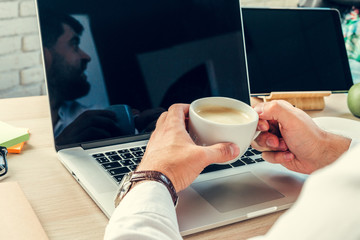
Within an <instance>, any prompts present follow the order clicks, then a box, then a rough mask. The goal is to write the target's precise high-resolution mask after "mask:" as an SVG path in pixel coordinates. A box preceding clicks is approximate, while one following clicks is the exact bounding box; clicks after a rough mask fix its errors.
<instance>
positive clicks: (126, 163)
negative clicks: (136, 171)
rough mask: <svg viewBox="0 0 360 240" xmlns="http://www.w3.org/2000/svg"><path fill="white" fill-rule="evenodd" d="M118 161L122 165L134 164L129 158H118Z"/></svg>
mask: <svg viewBox="0 0 360 240" xmlns="http://www.w3.org/2000/svg"><path fill="white" fill-rule="evenodd" d="M120 163H121V164H122V165H123V166H130V165H134V163H133V162H132V161H131V160H130V159H126V160H120Z"/></svg>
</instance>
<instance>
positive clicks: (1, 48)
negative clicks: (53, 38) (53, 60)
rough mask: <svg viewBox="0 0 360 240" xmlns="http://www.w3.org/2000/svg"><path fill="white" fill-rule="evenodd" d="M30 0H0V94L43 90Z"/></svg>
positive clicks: (41, 92)
mask: <svg viewBox="0 0 360 240" xmlns="http://www.w3.org/2000/svg"><path fill="white" fill-rule="evenodd" d="M45 93H46V91H45V85H44V75H43V70H42V64H41V57H40V43H39V32H38V28H37V23H36V16H35V3H34V1H33V0H0V98H7V97H23V96H33V95H43V94H45Z"/></svg>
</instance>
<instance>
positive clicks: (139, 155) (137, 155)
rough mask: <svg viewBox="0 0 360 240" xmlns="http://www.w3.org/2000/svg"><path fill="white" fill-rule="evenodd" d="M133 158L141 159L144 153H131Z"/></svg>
mask: <svg viewBox="0 0 360 240" xmlns="http://www.w3.org/2000/svg"><path fill="white" fill-rule="evenodd" d="M132 154H133V155H134V156H135V157H142V156H144V152H143V151H141V152H133V153H132Z"/></svg>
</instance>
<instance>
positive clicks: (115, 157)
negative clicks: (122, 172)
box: [108, 155, 122, 161]
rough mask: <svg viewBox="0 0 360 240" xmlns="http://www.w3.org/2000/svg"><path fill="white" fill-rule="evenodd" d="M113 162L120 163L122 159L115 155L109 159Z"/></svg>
mask: <svg viewBox="0 0 360 240" xmlns="http://www.w3.org/2000/svg"><path fill="white" fill-rule="evenodd" d="M108 158H109V159H110V160H111V161H120V160H121V159H122V158H121V157H120V156H119V155H113V156H109V157H108Z"/></svg>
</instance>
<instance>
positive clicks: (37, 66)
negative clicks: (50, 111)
mask: <svg viewBox="0 0 360 240" xmlns="http://www.w3.org/2000/svg"><path fill="white" fill-rule="evenodd" d="M74 1H76V0H74ZM297 2H298V1H297V0H242V6H268V7H295V6H296V4H297ZM38 34H39V32H38V28H37V23H36V16H35V3H34V1H33V0H0V98H8V97H24V96H36V95H43V94H46V90H45V84H44V75H43V70H42V64H41V57H40V44H39V35H38Z"/></svg>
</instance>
